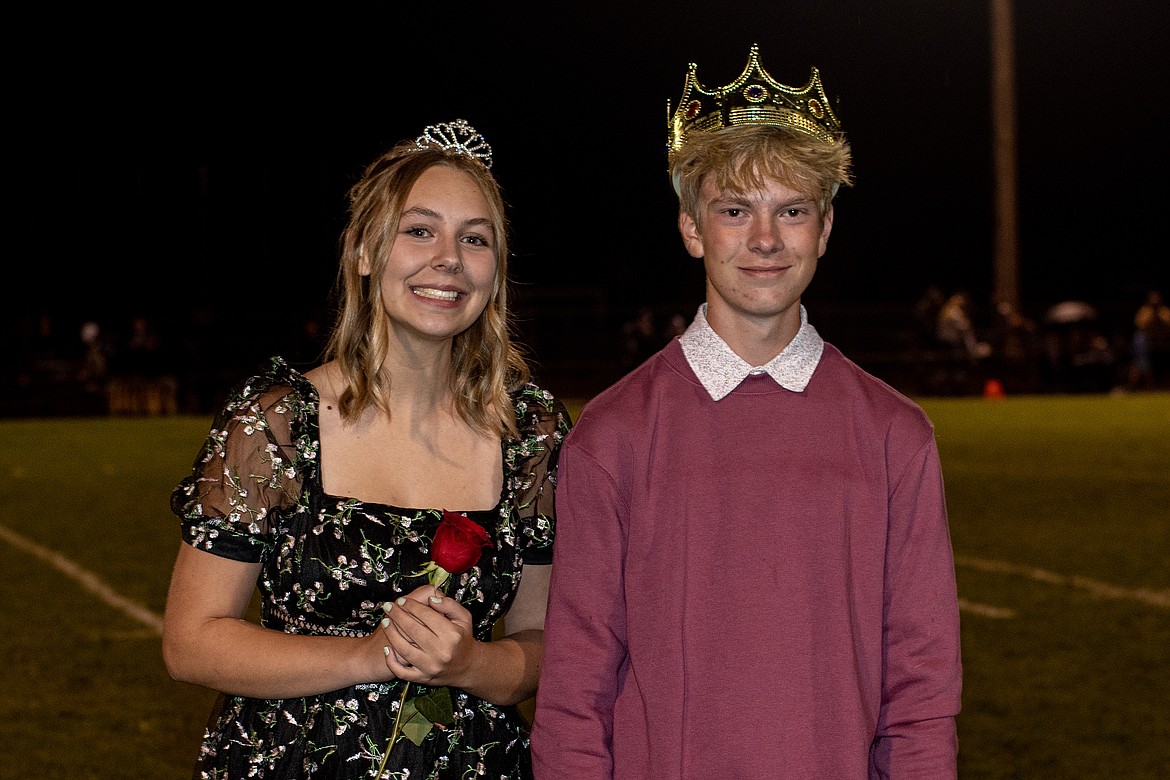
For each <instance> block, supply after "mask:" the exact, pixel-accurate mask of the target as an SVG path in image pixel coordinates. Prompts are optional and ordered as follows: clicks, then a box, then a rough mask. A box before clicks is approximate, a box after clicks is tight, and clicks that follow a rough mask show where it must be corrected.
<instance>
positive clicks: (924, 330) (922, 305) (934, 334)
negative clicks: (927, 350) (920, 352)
mask: <svg viewBox="0 0 1170 780" xmlns="http://www.w3.org/2000/svg"><path fill="white" fill-rule="evenodd" d="M946 300H947V299H946V296H945V295H943V291H942V288H940V287H939V286H938V285H934V284H932V285H931V286H930V287H927V288H926V291H925V292H923V293H922V297H921V298H919V299H918V300H917V301H916V302H915V303H914V324H915V326H916V327H917V330H918V335H919V338H920V340H921V343H922V345H923V346H926V345H930V344H934V343H936V342H937V341H938V315H939V312H941V311H942V307H943V304H944V303H946Z"/></svg>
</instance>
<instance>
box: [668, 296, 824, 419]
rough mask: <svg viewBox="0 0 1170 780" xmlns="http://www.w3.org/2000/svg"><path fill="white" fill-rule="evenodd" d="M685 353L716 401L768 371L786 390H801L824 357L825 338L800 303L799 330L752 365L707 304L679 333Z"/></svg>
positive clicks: (703, 305)
mask: <svg viewBox="0 0 1170 780" xmlns="http://www.w3.org/2000/svg"><path fill="white" fill-rule="evenodd" d="M679 343H680V344H681V345H682V350H683V355H684V356H685V357H686V359H687V363H689V364H690V366H691V370H692V371H694V372H695V376H697V377H698V378H699V382H701V383H702V385H703V387H704V388H706V390H707V392H708V393H709V394H710V395H711V398H712V399H713V400H715V401H718V400H719V399H721V398H723V397H724V396H726V395H727V394H728V393H730V392H731V391H732V390H734V389H735V388H737V387H739V384H740V382H742V381H743V380H744V379H746V378H747V377H748V376H749V375H751V374H767V375H768V376H770V377H772V379H774V380H776V383H777V384H779V385H780V386H781V387H783V388H784V389H785V390H791V391H792V392H794V393H799V392H802V391H803V390H804V388H806V387H807V386H808V383H809V380H810V379H812V375H813V372H814V371H816V369H817V364H819V363H820V361H821V353H822V352H823V351H824V347H825V342H824V340H823V339H822V338H821V336H820V334H819V333H817V331H816V328H814V327H813V326H812V325H809V324H808V312H806V311H805V309H804V306H801V307H800V330H799V331H797V333H796V337H795V338H793V339H792V341H791V342H789V344H788V346H787V347H785V348H784V350H783V351H782V352H781V353H780V354H779V355H777V356H776V357H774V358H772V359H771V360H770V361H768V363H767V364H765V365H763V366H752V365H750V364H749V363H748V362H747V361H746V360H744V359H743V358H741V357H740V356H739V355H737V354H735V352H733V351H732V349H731V347H729V346H727V342H726V341H724V340H723V339H722V338H720V337H719V334H718V333H716V332H715V331H714V330H713V329H712V328H711V325H710V324H709V323H708V322H707V304H706V303H704V304H702V305H700V306H699V311H698V313H697V314H695V319H694V321H693V322H691V324H690V326H689V327H688V328H687V329H686V332H685V333H683V334H682V335H681V336H680V337H679Z"/></svg>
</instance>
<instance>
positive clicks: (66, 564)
mask: <svg viewBox="0 0 1170 780" xmlns="http://www.w3.org/2000/svg"><path fill="white" fill-rule="evenodd" d="M0 537H2V538H3V539H5V540H6V541H8V542H9V543H10V544H12V545H13V546H15V547H19V548H20V549H22V550H24V551H25V552H28V553H32V554H33V555H35V556H36V557H38V558H40V559H41V560H42V561H44V562H46V563H48V564H49V565H50V566H52V567H53V568H55V569H57V570H58V571H60V572H62V573H63V574H65V576H67V577H69V578H71V579H73V580H75V581H76V582H77V583H78V584H79V585H81V587H83V588H85V589H86V590H88V591H89V592H90V593H92V594H93V595H95V596H97V597H98V598H99V599H101V600H102V601H104V602H106V603H107V604H109V605H110V606H111V607H114V608H115V609H118V610H121V611H122V612H124V613H125V614H127V615H129V616H130V617H132V618H134V619H135V620H137V621H138V622H140V623H142V624H144V625H145V626H146V627H147V628H149V629H151V632H152V633H153V635H154V636H162V627H163V621H162V617H160V616H159V615H156V614H155V613H153V612H151V611H150V610H149V609H147V608H146V607H144V606H143V605H141V604H139V603H137V602H134V601H131V600H130V599H128V598H126V597H125V596H121V595H119V594H118V593H117V591H115V590H114V589H113V588H111V587H110V586H109V585H107V584H106V583H105V582H103V581H102V578H101V577H99V576H97V575H96V574H94V573H93V572H92V571H89V570H88V569H84V568H82V567H81V566H78V565H77V564H76V563H74V562H73V561H71V560H69V559H68V558H66V557H65V556H64V555H61V554H60V553H57V552H54V551H53V550H50V549H49V548H48V547H42V546H41V545H39V544H37V543H36V542H34V541H32V540H31V539H26V538H25V537H23V536H21V535H20V534H18V533H16V531H13V530H12V529H10V528H9V527H8V526H6V525H4V524H3V523H0Z"/></svg>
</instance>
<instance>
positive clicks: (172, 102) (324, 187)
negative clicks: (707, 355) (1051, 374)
mask: <svg viewBox="0 0 1170 780" xmlns="http://www.w3.org/2000/svg"><path fill="white" fill-rule="evenodd" d="M650 5H653V6H654V7H655V8H657V9H669V11H667V10H654V11H650V10H641V9H642V8H643V6H650ZM171 8H172V11H170V12H168V13H170V14H171V15H170V17H169V18H162V17H150V16H141V15H138V16H135V17H133V18H131V17H125V18H117V17H114V16H110V15H108V14H109V13H110V12H109V11H108V9H102V12H101V13H102V14H103V15H100V16H99V15H97V14H96V12H92V11H90V12H86V13H91V14H94V15H93V16H90V17H88V18H81V17H70V18H68V19H47V18H46V19H42V20H40V21H39V22H34V23H30V26H29V28H28V29H27V30H26V31H25V33H26V35H25V40H26V42H28V43H30V44H32V45H31V46H30V47H29V51H32V52H34V55H31V56H30V58H28V59H26V60H24V61H22V62H20V63H12V62H10V63H9V79H8V81H9V85H10V98H9V103H10V107H11V108H15V110H10V111H9V112H7V113H8V116H9V119H8V122H7V124H9V125H10V129H11V130H15V133H16V136H17V139H18V140H17V141H16V142H15V144H14V151H13V154H12V156H11V158H10V163H11V165H10V171H12V172H14V173H15V176H14V177H13V178H10V180H9V181H10V183H12V184H14V185H15V192H14V193H13V194H14V195H15V199H16V200H17V201H18V205H17V206H15V214H14V215H10V217H14V218H10V222H9V225H10V230H12V231H14V232H15V233H16V234H17V235H20V236H21V239H18V241H17V242H16V246H17V252H18V253H19V254H18V255H17V256H15V257H11V258H10V260H11V265H10V268H12V269H14V270H15V269H16V268H26V269H29V271H30V275H31V277H32V278H31V281H30V282H29V283H27V284H26V285H21V287H20V289H21V294H20V295H19V296H18V299H19V300H18V302H17V303H16V305H15V306H14V307H13V308H12V309H10V311H13V310H14V311H15V312H17V313H19V314H21V315H23V316H27V315H30V314H33V313H36V312H39V311H42V310H46V309H50V310H52V309H55V310H58V311H63V312H65V313H66V314H67V316H69V317H73V318H76V319H84V318H97V319H99V320H101V319H103V318H105V319H109V318H111V317H117V316H123V315H126V316H128V314H129V313H130V312H131V311H139V310H140V311H144V312H146V313H151V314H155V315H156V316H164V315H165V316H171V317H174V316H177V313H180V312H183V313H189V312H194V311H197V310H210V311H215V312H228V313H229V314H228V315H226V316H227V320H225V322H227V323H229V324H230V323H232V322H236V320H232V319H231V318H232V317H240V318H243V317H244V316H245V313H246V314H247V316H248V317H250V318H251V319H250V320H249V321H250V322H253V321H255V320H256V318H257V317H258V316H259V315H266V316H268V317H271V320H270V321H271V322H272V323H276V324H279V323H280V322H282V321H288V318H289V317H291V316H294V315H290V312H292V313H299V312H304V311H313V310H324V309H325V308H326V307H327V305H328V304H327V296H328V292H329V287H330V286H331V285H332V282H333V278H334V272H335V262H336V251H335V248H336V236H337V234H338V232H339V230H340V228H341V226H342V219H343V194H344V191H345V188H346V187H347V186H348V184H349V183H351V182H352V180H353V178H354V177H355V176H356V175H357V173H358V172H359V171H360V169H361V167H362V165H363V164H364V163H365V162H367V161H368V160H369V159H370V158H372V157H373V156H374V155H375V154H376V153H378V152H379V151H381V150H382V149H383V148H385V147H386V146H388V145H389V144H390V143H392V142H393V141H395V140H397V139H399V138H402V137H405V136H413V135H416V134H417V133H418V132H419V130H420V129H421V128H422V126H423V125H425V124H429V123H433V122H437V121H445V120H448V119H452V118H454V117H464V118H466V119H468V120H469V121H470V122H471V123H472V124H473V125H475V126H476V128H477V129H479V130H480V131H481V132H482V133H483V134H484V135H485V136H486V137H487V138H488V140H489V141H490V143H491V144H492V146H493V147H494V150H495V159H496V165H495V170H496V172H497V175H498V177H499V178H500V180H501V182H502V184H503V186H504V188H505V194H506V197H507V199H508V201H509V203H510V206H511V209H512V211H511V218H512V225H513V233H514V236H513V249H514V253H515V258H514V261H513V274H514V277H515V278H516V280H517V281H518V282H519V283H520V285H521V286H522V287H524V288H525V289H527V290H530V291H541V292H543V293H548V292H549V291H556V290H558V289H563V288H573V289H574V290H577V291H580V290H595V291H597V294H598V295H599V296H600V297H601V298H602V299H604V300H605V301H607V303H608V305H610V306H611V307H612V308H614V309H615V310H620V309H622V308H623V307H628V306H631V305H633V304H635V303H640V302H649V303H654V304H661V303H672V304H673V303H674V302H676V301H677V302H679V303H680V305H682V306H685V307H688V308H689V307H690V306H692V305H693V303H696V302H697V301H698V300H700V299H701V286H702V275H701V268H700V267H699V266H698V264H697V263H696V262H695V261H692V260H690V259H689V258H687V256H686V255H685V253H684V252H683V250H682V247H681V243H680V241H679V239H678V237H677V233H676V231H675V227H674V219H675V216H674V214H675V202H674V200H673V194H672V193H671V191H670V188H669V184H668V182H667V179H666V176H665V173H664V170H665V157H664V152H663V150H664V143H665V125H666V101H667V100H668V99H670V100H671V101H677V99H678V97H679V94H680V92H681V89H682V84H683V78H684V75H685V72H686V67H687V63H688V62H689V61H692V60H694V61H696V62H697V63H698V66H699V71H698V72H699V77H700V80H701V81H703V82H704V83H705V84H707V85H708V86H717V85H722V84H725V83H727V82H729V81H731V80H732V79H733V78H734V77H736V76H737V75H738V74H739V73H740V71H741V70H742V68H743V66H744V64H745V63H746V60H747V53H748V47H749V46H750V44H751V43H753V42H758V43H759V44H760V46H761V53H762V58H763V62H764V65H765V67H766V68H767V69H768V70H769V72H770V73H771V74H772V75H773V76H774V77H776V78H777V79H778V80H780V81H782V82H784V83H788V84H797V85H799V84H803V83H804V81H805V79H807V77H808V71H809V68H810V66H813V65H815V66H817V67H819V68H820V70H821V74H822V78H823V80H824V83H825V86H826V90H827V91H828V93H829V95H830V97H831V98H837V99H839V112H838V113H839V115H840V117H841V119H842V122H843V124H844V126H845V129H846V132H847V134H848V135H849V136H850V139H851V141H852V144H853V147H854V155H855V169H856V176H857V185H856V186H855V187H854V188H852V189H851V190H848V191H846V192H845V193H844V194H843V196H842V197H840V198H839V201H838V207H837V209H838V210H837V222H836V225H835V229H834V234H833V239H832V241H831V242H830V248H829V253H828V255H827V256H826V259H825V261H824V262H823V263H822V266H821V270H820V271H819V273H818V277H817V279H816V280H815V281H814V283H813V287H812V288H811V289H810V291H809V294H808V299H809V301H810V303H815V302H817V301H825V302H829V301H832V302H862V303H870V302H876V303H888V302H910V301H912V300H913V299H915V298H916V297H917V296H918V295H919V294H920V293H921V291H922V290H923V289H924V288H925V287H926V286H927V285H928V284H932V283H934V284H938V285H940V286H942V287H943V288H944V289H946V290H954V289H964V290H967V291H970V292H971V293H972V294H973V296H974V298H975V300H976V301H977V302H979V303H980V304H986V303H988V302H989V298H990V295H991V285H992V261H991V251H992V239H993V224H994V214H993V205H992V204H993V201H992V167H991V165H992V164H991V151H990V149H991V146H990V144H991V141H990V132H991V120H990V102H991V97H990V85H989V73H990V66H989V62H990V54H989V51H990V38H989V32H988V29H989V12H988V7H987V3H986V2H968V1H966V0H964V1H963V2H945V3H944V2H937V1H935V0H918V1H916V2H910V1H905V2H861V0H850V2H843V3H827V4H826V3H819V4H812V3H789V2H778V1H776V0H770V1H768V2H764V1H762V0H751V1H750V2H737V3H726V2H696V0H678V1H677V2H674V3H670V4H635V3H629V2H626V3H611V2H596V3H580V4H558V3H547V4H524V3H520V4H516V3H490V4H489V3H481V4H465V3H457V2H447V3H442V4H433V5H429V6H427V7H426V9H425V10H421V11H410V12H401V11H396V10H383V11H379V12H370V13H359V12H350V13H345V12H340V11H329V12H320V11H313V10H311V8H312V7H311V6H305V9H306V10H305V11H292V10H289V9H291V8H292V6H285V7H284V8H283V9H282V10H281V11H280V12H279V15H272V16H268V17H265V18H262V19H256V18H244V17H241V16H239V15H237V14H236V12H232V13H231V14H228V13H226V12H225V13H222V14H216V13H214V12H211V11H209V10H208V9H207V7H206V6H200V7H198V8H197V9H192V10H191V11H190V13H189V14H187V15H184V14H183V13H182V11H181V10H173V9H174V7H173V6H172V7H171ZM501 9H505V10H501ZM115 13H117V12H115ZM322 13H324V14H325V15H324V16H322V15H321V14H322ZM1016 14H1017V30H1016V35H1017V53H1016V56H1017V65H1018V82H1017V91H1018V96H1019V123H1020V129H1019V147H1020V170H1019V176H1020V179H1019V182H1020V229H1021V230H1020V242H1021V243H1020V258H1021V270H1020V278H1021V287H1022V296H1023V300H1024V302H1025V305H1026V306H1028V307H1030V308H1032V309H1033V310H1038V309H1042V308H1043V307H1044V306H1046V305H1047V304H1048V303H1051V302H1055V301H1058V300H1063V299H1065V298H1080V299H1085V300H1089V301H1091V302H1095V303H1100V304H1102V305H1105V306H1116V307H1119V308H1121V309H1124V310H1126V311H1128V310H1131V309H1132V308H1136V306H1137V304H1138V303H1139V301H1140V298H1141V297H1142V295H1143V294H1144V292H1145V291H1146V289H1148V288H1151V287H1160V288H1162V289H1163V290H1165V291H1166V292H1167V293H1170V271H1168V264H1167V257H1166V255H1167V253H1166V250H1165V248H1164V246H1163V245H1162V244H1161V241H1160V239H1161V238H1162V233H1163V232H1164V230H1165V228H1164V225H1165V214H1166V211H1167V208H1166V207H1167V195H1166V191H1165V189H1164V187H1163V186H1162V182H1163V181H1164V179H1165V178H1166V173H1167V170H1166V169H1167V165H1166V162H1167V153H1166V137H1167V128H1168V112H1167V108H1166V101H1165V100H1164V99H1163V98H1162V92H1163V89H1164V85H1165V78H1166V75H1167V67H1166V66H1167V54H1166V43H1167V40H1166V39H1167V34H1166V31H1167V29H1168V26H1167V17H1168V16H1170V12H1168V11H1167V10H1166V6H1165V5H1164V3H1162V2H1160V1H1155V0H1129V1H1128V2H1125V3H1112V2H1106V0H1063V1H1058V0H1017V2H1016ZM12 34H13V35H14V36H18V37H19V36H20V33H19V32H18V31H17V30H15V29H14V30H13V32H12ZM10 57H11V55H10ZM102 288H108V291H106V292H99V290H101V289H102ZM10 289H11V288H10ZM530 294H531V293H530ZM688 313H689V312H688ZM239 321H242V319H241V320H239ZM265 337H266V336H265V334H264V333H259V332H258V333H254V334H250V335H249V336H248V338H252V339H256V340H261V341H263V340H264V339H265Z"/></svg>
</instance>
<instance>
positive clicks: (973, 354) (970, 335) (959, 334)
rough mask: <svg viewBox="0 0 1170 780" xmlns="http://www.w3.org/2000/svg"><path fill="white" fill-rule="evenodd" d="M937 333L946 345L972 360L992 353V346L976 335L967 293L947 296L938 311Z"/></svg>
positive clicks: (980, 358)
mask: <svg viewBox="0 0 1170 780" xmlns="http://www.w3.org/2000/svg"><path fill="white" fill-rule="evenodd" d="M936 334H937V336H938V340H939V341H940V342H942V343H943V344H944V345H946V346H948V347H951V348H952V349H955V350H957V351H959V352H961V353H962V354H964V355H966V357H968V358H969V359H971V360H982V359H983V358H985V357H987V356H988V355H990V354H991V346H990V345H988V344H987V343H985V342H982V341H979V340H978V339H977V338H976V337H975V325H974V323H973V321H972V319H971V300H970V298H968V297H967V295H966V293H961V292H958V293H955V294H954V295H952V296H951V297H950V298H947V300H946V302H945V303H944V304H943V305H942V308H941V309H940V310H939V312H938V326H937V330H936Z"/></svg>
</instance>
